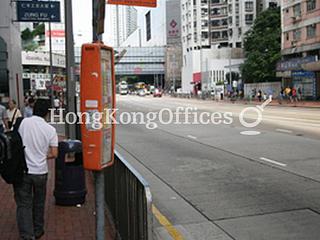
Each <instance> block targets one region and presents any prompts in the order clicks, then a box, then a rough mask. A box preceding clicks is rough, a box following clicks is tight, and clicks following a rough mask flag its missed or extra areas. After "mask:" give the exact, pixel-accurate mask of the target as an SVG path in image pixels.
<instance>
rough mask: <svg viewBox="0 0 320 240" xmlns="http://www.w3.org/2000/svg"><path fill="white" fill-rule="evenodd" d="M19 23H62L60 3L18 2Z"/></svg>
mask: <svg viewBox="0 0 320 240" xmlns="http://www.w3.org/2000/svg"><path fill="white" fill-rule="evenodd" d="M16 3H17V17H18V22H60V21H61V19H60V2H57V1H55V2H47V1H46V2H45V1H17V2H16Z"/></svg>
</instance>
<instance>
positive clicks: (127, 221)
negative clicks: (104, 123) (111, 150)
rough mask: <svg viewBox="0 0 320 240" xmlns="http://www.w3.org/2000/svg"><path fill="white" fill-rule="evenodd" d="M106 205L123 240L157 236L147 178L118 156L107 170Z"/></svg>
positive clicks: (143, 239)
mask: <svg viewBox="0 0 320 240" xmlns="http://www.w3.org/2000/svg"><path fill="white" fill-rule="evenodd" d="M105 190H106V191H105V194H106V203H107V205H108V208H109V211H110V213H111V215H112V217H113V221H114V224H115V228H116V230H117V232H118V235H119V236H120V238H121V239H125V240H150V239H152V236H153V217H152V196H151V192H150V187H149V185H148V183H147V182H146V181H145V180H144V178H143V177H142V176H141V175H140V174H139V173H138V172H137V171H136V170H135V169H134V168H133V167H132V166H131V165H130V164H129V163H128V162H127V161H126V160H125V159H124V158H123V157H122V156H121V155H120V154H119V153H118V152H115V163H114V165H113V166H112V167H109V168H107V169H106V170H105Z"/></svg>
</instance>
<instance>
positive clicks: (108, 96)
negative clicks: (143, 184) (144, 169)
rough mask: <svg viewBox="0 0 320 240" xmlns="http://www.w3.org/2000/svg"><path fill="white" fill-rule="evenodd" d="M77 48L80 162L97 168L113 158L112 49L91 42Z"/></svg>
mask: <svg viewBox="0 0 320 240" xmlns="http://www.w3.org/2000/svg"><path fill="white" fill-rule="evenodd" d="M81 52H82V53H81V76H80V100H81V104H80V106H81V107H80V108H81V120H82V123H83V124H81V134H82V146H83V164H84V168H85V169H88V170H95V171H99V170H102V169H103V168H105V167H108V166H111V165H112V164H113V161H114V144H115V125H114V123H112V121H110V120H109V119H108V118H109V115H108V113H110V112H111V111H112V110H113V109H115V94H116V92H115V88H116V87H115V85H116V84H115V73H114V51H113V48H111V47H107V46H105V45H103V44H102V43H91V44H84V45H83V46H82V51H81Z"/></svg>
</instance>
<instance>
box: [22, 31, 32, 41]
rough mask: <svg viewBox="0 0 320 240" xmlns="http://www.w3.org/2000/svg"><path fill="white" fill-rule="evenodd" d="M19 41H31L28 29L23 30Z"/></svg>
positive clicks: (30, 33)
mask: <svg viewBox="0 0 320 240" xmlns="http://www.w3.org/2000/svg"><path fill="white" fill-rule="evenodd" d="M21 39H22V40H23V41H28V40H32V39H33V34H32V32H31V31H30V29H29V28H26V29H25V30H23V31H22V32H21Z"/></svg>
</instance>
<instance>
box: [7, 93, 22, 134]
mask: <svg viewBox="0 0 320 240" xmlns="http://www.w3.org/2000/svg"><path fill="white" fill-rule="evenodd" d="M7 115H8V129H10V130H11V129H12V127H13V125H14V124H15V123H16V121H17V119H18V118H20V117H22V115H21V112H20V110H19V109H18V108H17V103H16V101H15V100H13V99H10V101H9V108H8V110H7Z"/></svg>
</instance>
